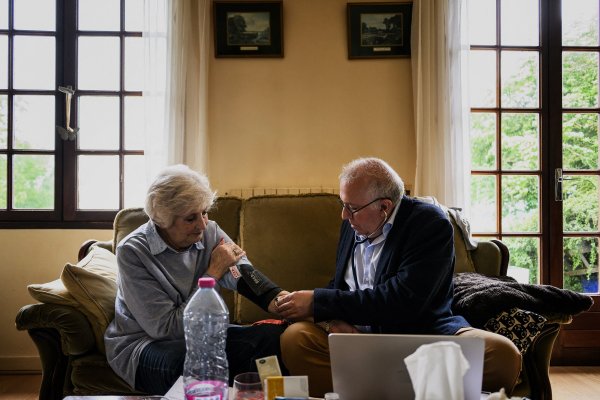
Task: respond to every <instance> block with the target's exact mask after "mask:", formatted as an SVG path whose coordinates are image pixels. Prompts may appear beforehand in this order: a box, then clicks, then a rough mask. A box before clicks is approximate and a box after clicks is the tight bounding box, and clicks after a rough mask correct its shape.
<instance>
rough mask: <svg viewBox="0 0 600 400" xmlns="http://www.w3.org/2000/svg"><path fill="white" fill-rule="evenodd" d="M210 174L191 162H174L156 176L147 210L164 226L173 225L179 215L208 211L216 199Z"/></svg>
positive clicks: (147, 194)
mask: <svg viewBox="0 0 600 400" xmlns="http://www.w3.org/2000/svg"><path fill="white" fill-rule="evenodd" d="M216 195H217V194H216V192H213V191H212V190H211V188H210V183H209V182H208V178H207V177H206V175H204V174H201V173H199V172H196V171H194V170H192V169H191V168H190V167H188V166H187V165H183V164H177V165H171V166H169V167H166V168H165V169H163V170H162V171H161V172H160V173H159V174H158V175H157V176H156V178H154V181H153V182H152V184H150V187H149V188H148V192H147V193H146V205H145V207H144V211H146V214H148V216H149V217H150V219H152V221H154V223H155V224H156V225H158V226H159V227H161V228H169V227H170V226H171V225H173V223H174V222H175V218H176V217H178V216H184V215H187V214H189V213H191V212H195V211H196V210H199V209H201V210H206V211H208V210H209V209H210V207H211V206H212V205H213V203H214V202H215V200H216V197H217V196H216Z"/></svg>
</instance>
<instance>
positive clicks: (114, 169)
mask: <svg viewBox="0 0 600 400" xmlns="http://www.w3.org/2000/svg"><path fill="white" fill-rule="evenodd" d="M77 161H78V169H77V187H78V189H79V191H78V196H77V208H78V209H80V210H117V209H118V208H119V156H79V157H78V160H77ZM98 171H102V173H101V174H100V173H98Z"/></svg>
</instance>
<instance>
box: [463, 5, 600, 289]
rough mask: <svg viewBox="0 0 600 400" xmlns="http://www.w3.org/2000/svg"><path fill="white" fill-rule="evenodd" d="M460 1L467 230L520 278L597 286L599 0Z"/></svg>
mask: <svg viewBox="0 0 600 400" xmlns="http://www.w3.org/2000/svg"><path fill="white" fill-rule="evenodd" d="M468 6H469V27H470V38H471V52H470V71H472V72H471V81H470V87H471V90H470V97H471V127H470V135H471V158H472V166H471V168H472V171H471V175H472V177H471V179H472V186H471V197H472V203H473V208H472V210H473V215H472V224H473V231H474V232H475V233H476V236H480V237H495V238H499V239H501V240H502V241H503V242H505V243H506V244H507V245H508V247H509V249H510V255H511V257H510V266H509V275H512V276H513V277H515V278H516V279H517V280H519V281H522V282H529V283H545V284H552V285H555V286H558V287H564V288H567V289H572V290H576V291H579V292H584V293H598V264H599V260H598V244H599V239H600V231H599V227H598V215H599V206H598V203H599V199H600V181H599V179H600V169H599V165H598V164H599V153H598V143H599V135H598V126H599V120H598V118H599V115H600V105H599V104H598V85H599V82H598V69H599V54H600V47H599V39H598V32H599V18H598V10H599V2H598V0H569V1H564V0H563V1H562V2H560V1H549V0H541V1H540V0H470V1H469V3H468ZM542 17H543V18H542Z"/></svg>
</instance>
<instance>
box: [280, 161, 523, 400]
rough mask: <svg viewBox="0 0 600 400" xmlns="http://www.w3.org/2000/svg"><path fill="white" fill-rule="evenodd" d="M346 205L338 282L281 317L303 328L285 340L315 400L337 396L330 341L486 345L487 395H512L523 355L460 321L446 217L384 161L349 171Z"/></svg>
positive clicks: (285, 297) (292, 298)
mask: <svg viewBox="0 0 600 400" xmlns="http://www.w3.org/2000/svg"><path fill="white" fill-rule="evenodd" d="M340 198H341V201H342V202H343V206H342V219H343V223H342V228H341V233H340V239H339V243H338V250H337V261H336V263H337V266H336V272H335V276H334V277H333V280H332V281H331V282H330V283H329V285H328V286H327V287H326V288H323V289H315V290H302V291H297V292H293V293H289V294H282V295H280V296H279V297H278V298H277V299H276V300H277V301H276V303H277V306H276V308H277V311H278V313H279V314H280V315H282V316H284V317H286V318H288V319H291V320H295V321H300V322H296V323H294V324H292V325H290V326H289V327H288V328H287V329H286V331H285V332H284V334H283V335H282V337H281V351H282V358H283V361H284V363H285V365H286V367H287V368H288V369H289V371H290V373H291V374H293V375H308V376H309V382H310V391H311V396H317V397H322V396H323V394H324V393H325V392H328V391H331V390H332V382H331V365H330V361H329V347H328V342H327V334H328V333H334V332H335V333H360V332H371V333H397V334H398V333H399V334H441V335H462V336H478V337H482V338H483V339H484V340H485V359H484V378H483V388H484V390H488V391H497V390H499V389H500V388H502V387H503V388H504V389H505V390H506V391H507V392H511V391H512V389H513V387H514V385H515V383H516V381H517V378H518V376H519V372H520V369H521V355H520V353H519V350H518V349H517V348H516V346H515V345H514V344H513V343H512V342H511V341H510V340H509V339H507V338H505V337H503V336H500V335H497V334H495V333H492V332H487V331H483V330H479V329H475V328H472V327H470V326H469V323H468V322H467V321H466V320H465V319H464V318H463V317H461V316H459V315H453V314H452V311H451V308H450V307H451V304H452V293H453V286H452V276H453V271H454V243H453V230H452V225H451V224H450V221H449V220H448V218H447V217H446V215H445V213H444V211H443V210H441V209H440V208H439V207H437V206H434V205H430V204H428V203H425V202H421V201H418V200H416V199H413V198H410V197H407V196H405V195H404V183H403V182H402V179H401V178H400V177H399V176H398V174H397V173H396V172H395V171H394V170H393V169H392V168H391V167H390V166H389V165H388V164H387V163H386V162H385V161H383V160H380V159H376V158H362V159H357V160H354V161H352V162H350V163H349V164H347V165H346V166H344V168H343V170H342V173H341V175H340ZM311 321H315V322H316V324H314V323H313V322H311Z"/></svg>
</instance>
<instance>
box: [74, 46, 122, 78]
mask: <svg viewBox="0 0 600 400" xmlns="http://www.w3.org/2000/svg"><path fill="white" fill-rule="evenodd" d="M78 48H79V54H78V65H79V88H80V89H95V90H118V89H119V63H120V56H119V38H114V37H80V38H79V46H78Z"/></svg>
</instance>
